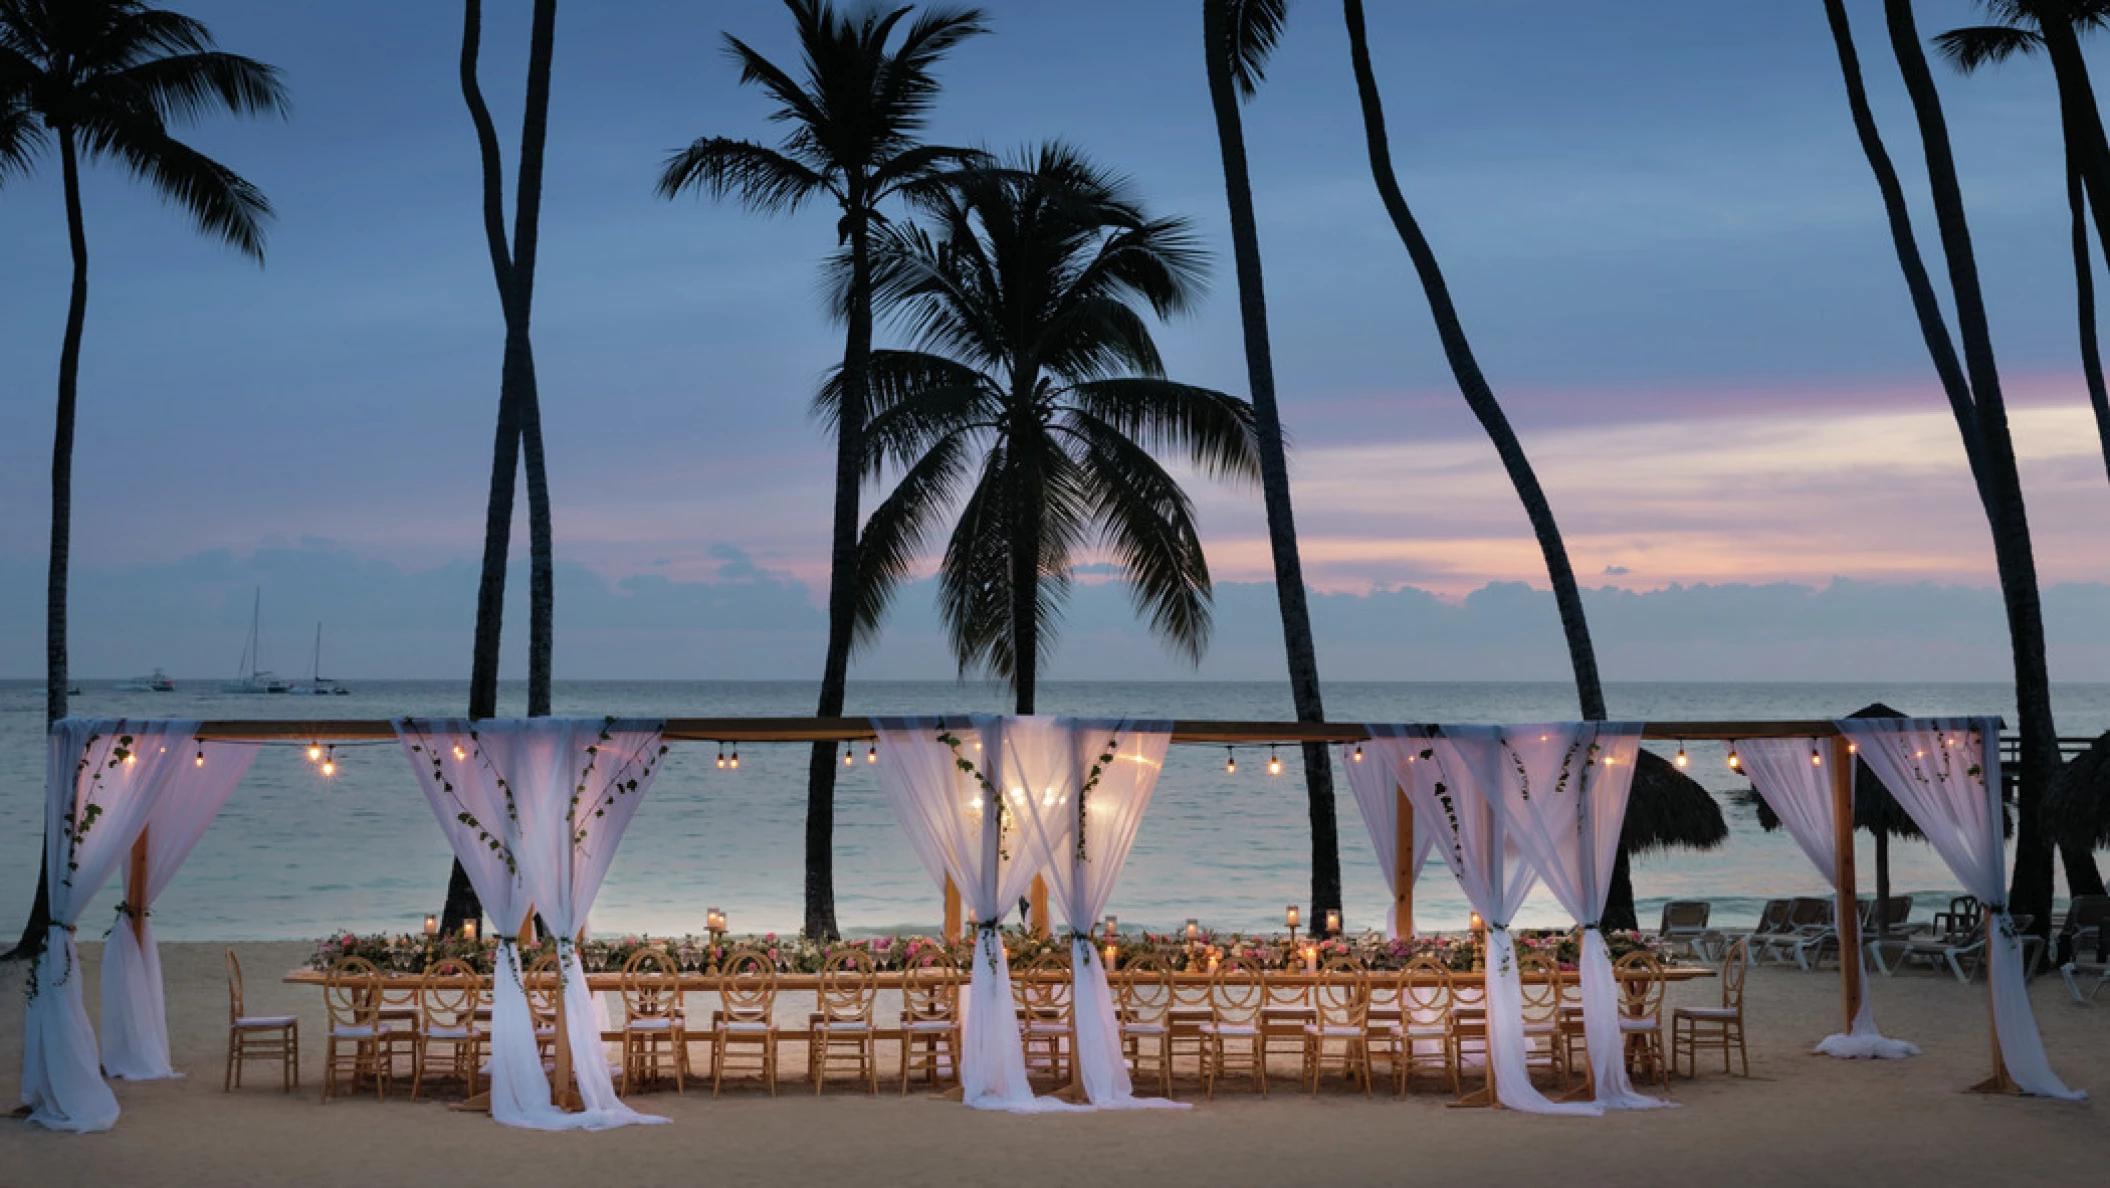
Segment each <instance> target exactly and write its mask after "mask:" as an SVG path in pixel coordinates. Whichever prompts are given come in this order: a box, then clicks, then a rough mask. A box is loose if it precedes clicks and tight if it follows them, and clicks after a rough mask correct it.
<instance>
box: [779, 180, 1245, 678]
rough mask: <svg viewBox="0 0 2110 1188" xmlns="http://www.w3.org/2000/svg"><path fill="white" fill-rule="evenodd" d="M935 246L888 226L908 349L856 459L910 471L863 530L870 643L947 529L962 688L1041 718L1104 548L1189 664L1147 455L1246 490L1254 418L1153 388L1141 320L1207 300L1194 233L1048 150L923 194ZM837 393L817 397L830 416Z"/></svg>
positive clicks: (1191, 533) (880, 279)
mask: <svg viewBox="0 0 2110 1188" xmlns="http://www.w3.org/2000/svg"><path fill="white" fill-rule="evenodd" d="M929 209H930V211H931V215H932V221H933V222H934V223H935V224H936V225H937V227H938V228H939V232H938V234H936V235H935V236H934V235H932V234H931V233H929V232H927V231H925V230H924V229H922V228H920V227H916V226H912V225H898V226H890V227H887V228H885V229H882V230H881V231H879V233H878V235H877V238H876V243H875V253H874V254H875V260H876V263H877V268H878V271H877V274H876V277H875V281H876V288H877V293H878V297H879V301H880V304H881V305H882V307H884V308H887V309H889V310H891V311H892V312H893V314H894V315H895V316H896V317H898V318H899V320H900V322H901V323H902V325H903V326H904V327H906V328H907V329H908V330H909V332H910V333H911V334H912V335H913V336H914V339H915V342H916V346H917V348H919V349H914V350H899V351H875V352H874V353H873V356H872V371H871V375H872V400H873V409H874V413H873V417H872V420H871V423H870V425H869V439H868V440H869V445H870V452H869V455H868V458H867V465H868V467H870V468H871V469H872V471H873V472H875V473H876V472H877V470H878V468H879V467H881V466H882V465H888V464H891V465H892V466H896V467H899V468H901V470H902V474H901V478H900V481H899V483H898V484H897V485H896V486H895V488H894V490H893V492H892V493H891V494H889V495H888V496H887V497H886V498H885V499H884V500H882V501H881V502H880V504H879V506H878V507H877V508H875V509H874V510H873V512H872V517H871V520H870V521H869V522H868V523H867V524H866V526H865V532H864V538H863V542H862V553H863V556H864V558H865V574H864V589H865V591H866V594H867V598H866V600H865V601H864V602H863V603H862V604H861V606H860V616H861V618H860V623H861V626H862V627H863V628H864V629H866V630H870V629H871V628H872V627H873V626H875V625H876V622H877V618H878V616H879V614H880V613H881V612H882V611H883V610H884V607H885V604H886V600H887V598H888V596H889V595H890V594H891V593H892V592H893V591H894V590H895V588H896V587H897V585H898V583H899V582H900V581H902V580H903V579H904V578H906V577H907V576H908V575H909V573H910V572H911V571H912V570H913V568H914V567H915V565H916V563H917V560H918V558H919V556H920V554H921V552H922V548H923V545H924V543H925V541H926V540H927V539H928V537H929V535H930V533H931V531H932V530H933V529H934V528H935V527H936V526H937V523H938V521H939V519H940V518H941V517H943V516H946V515H948V514H950V513H954V512H956V513H957V519H956V521H955V523H954V526H953V528H952V532H951V537H950V539H949V541H948V542H947V544H946V548H945V555H944V560H943V562H942V563H941V564H940V567H939V571H938V589H939V595H938V605H939V613H940V615H941V617H942V618H943V619H944V622H945V626H946V629H947V632H948V634H949V635H950V637H951V643H952V648H953V654H954V656H955V658H956V659H957V660H958V661H959V664H960V668H961V671H962V672H966V671H968V670H970V669H976V668H980V669H984V670H986V671H989V672H991V673H993V674H995V675H996V676H998V677H1001V678H1003V679H1005V680H1007V681H1009V682H1010V683H1011V686H1012V688H1013V690H1014V691H1015V693H1016V708H1017V712H1018V713H1021V714H1030V713H1032V712H1033V709H1034V691H1035V685H1036V682H1037V679H1038V674H1039V668H1040V663H1041V661H1042V660H1043V659H1044V658H1045V657H1046V656H1047V654H1048V653H1049V651H1050V650H1051V648H1052V646H1053V643H1054V638H1055V630H1054V619H1055V617H1056V616H1057V615H1058V614H1059V612H1060V607H1061V603H1062V600H1063V597H1064V595H1065V594H1066V593H1067V592H1068V590H1069V587H1070V582H1071V573H1072V567H1073V565H1074V563H1075V562H1076V560H1077V559H1078V554H1079V553H1080V552H1082V551H1085V550H1088V549H1092V548H1095V547H1097V548H1103V549H1104V550H1105V551H1106V552H1107V553H1109V554H1111V556H1112V558H1113V560H1114V561H1115V563H1116V564H1117V565H1118V566H1119V567H1120V568H1121V570H1122V571H1123V572H1124V574H1125V576H1126V579H1127V581H1128V584H1129V586H1130V589H1131V592H1132V594H1133V596H1134V599H1135V603H1136V609H1137V611H1138V613H1140V614H1142V615H1144V616H1145V617H1146V618H1147V619H1148V620H1149V623H1150V628H1151V630H1152V631H1153V632H1154V633H1155V634H1157V635H1158V636H1160V637H1161V638H1163V639H1164V640H1166V641H1167V642H1169V643H1171V644H1172V645H1173V646H1174V647H1176V648H1177V649H1178V650H1179V651H1181V652H1182V653H1184V654H1185V655H1187V656H1188V657H1190V658H1192V659H1195V660H1199V659H1200V657H1201V654H1202V652H1203V650H1204V649H1205V648H1206V646H1207V644H1208V639H1209V628H1210V605H1209V604H1210V584H1209V569H1208V564H1207V562H1206V561H1205V560H1204V559H1203V556H1202V548H1201V540H1200V537H1199V536H1198V534H1197V533H1196V531H1195V526H1194V515H1193V509H1192V506H1191V505H1190V503H1189V501H1188V498H1187V495H1186V493H1185V492H1184V491H1182V490H1181V489H1180V486H1179V484H1178V483H1177V482H1176V481H1175V480H1174V479H1173V477H1172V476H1171V475H1170V474H1168V473H1166V471H1165V469H1164V467H1163V465H1161V464H1160V463H1159V461H1158V460H1157V458H1156V457H1154V456H1153V451H1157V452H1163V451H1168V450H1174V451H1179V452H1181V453H1183V454H1184V455H1185V456H1186V460H1187V461H1188V462H1189V463H1191V464H1192V465H1193V466H1194V467H1196V468H1197V469H1198V470H1200V471H1202V472H1203V473H1205V474H1210V475H1218V476H1227V477H1234V478H1242V479H1250V478H1253V477H1256V476H1257V474H1258V470H1259V460H1258V457H1257V454H1256V451H1255V449H1254V442H1253V420H1252V407H1251V406H1250V405H1248V404H1247V403H1246V402H1245V401H1243V400H1239V399H1236V398H1234V397H1231V396H1227V395H1225V394H1223V393H1222V392H1215V391H1211V390H1209V389H1206V388H1197V387H1193V386H1191V385H1187V384H1181V383H1175V382H1173V381H1172V380H1169V379H1167V378H1165V369H1164V365H1163V362H1162V361H1161V360H1160V358H1159V356H1158V351H1157V346H1156V344H1155V343H1154V342H1153V341H1152V338H1151V334H1150V329H1149V326H1148V325H1147V323H1146V321H1145V319H1144V316H1143V314H1142V313H1141V312H1139V311H1138V310H1137V309H1136V305H1137V304H1144V305H1148V306H1149V308H1150V310H1151V311H1152V312H1153V313H1155V314H1156V315H1157V316H1158V317H1161V318H1162V317H1165V316H1168V315H1170V314H1173V313H1177V312H1179V311H1182V310H1184V309H1186V308H1188V306H1189V305H1190V304H1191V303H1192V302H1193V300H1194V299H1195V297H1196V296H1197V294H1198V293H1199V290H1200V283H1201V268H1202V258H1201V254H1200V252H1199V251H1198V249H1197V248H1196V246H1195V243H1194V239H1193V235H1192V233H1191V230H1190V228H1189V225H1188V224H1187V222H1186V221H1185V220H1183V219H1177V218H1152V217H1150V216H1149V215H1148V214H1147V213H1146V212H1145V211H1144V209H1143V207H1142V204H1141V202H1140V201H1139V200H1138V199H1137V198H1136V197H1135V196H1134V195H1133V194H1132V193H1131V192H1130V190H1129V187H1128V186H1127V184H1126V183H1125V182H1123V181H1122V180H1120V179H1118V178H1115V177H1113V176H1110V175H1109V174H1107V173H1106V172H1104V171H1103V170H1101V169H1099V168H1097V167H1096V166H1094V165H1093V164H1091V163H1090V162H1089V161H1087V160H1085V159H1084V158H1083V157H1082V156H1080V155H1079V154H1078V153H1076V152H1075V151H1074V150H1072V149H1070V148H1068V147H1066V146H1063V145H1060V144H1053V145H1048V146H1045V147H1043V148H1041V149H1040V150H1039V151H1038V152H1037V153H1034V154H1031V155H1029V156H1027V157H1025V158H1023V159H1021V160H1020V161H1018V162H1017V164H1016V165H1015V166H1014V167H1011V168H986V169H977V170H972V171H968V172H965V173H963V174H961V175H959V176H957V177H956V178H954V179H953V180H952V182H951V184H950V185H949V186H948V187H947V189H946V190H944V191H942V192H939V193H936V194H934V195H932V196H931V197H930V198H929ZM843 399H844V390H843V385H841V384H840V383H830V384H828V385H826V386H825V387H824V389H823V390H822V393H821V397H820V400H821V404H822V409H823V411H824V412H827V413H833V412H834V411H835V410H836V409H837V408H839V407H840V406H841V402H842V401H843Z"/></svg>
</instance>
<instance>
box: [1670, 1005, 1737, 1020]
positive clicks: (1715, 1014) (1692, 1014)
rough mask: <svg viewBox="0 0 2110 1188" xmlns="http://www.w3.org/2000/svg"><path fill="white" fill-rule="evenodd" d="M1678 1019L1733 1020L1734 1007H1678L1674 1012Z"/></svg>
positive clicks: (1735, 1012) (1734, 1016)
mask: <svg viewBox="0 0 2110 1188" xmlns="http://www.w3.org/2000/svg"><path fill="white" fill-rule="evenodd" d="M1675 1014H1676V1016H1677V1017H1678V1018H1680V1019H1734V1018H1736V1015H1737V1011H1736V1008H1735V1007H1679V1008H1678V1009H1677V1011H1676V1012H1675Z"/></svg>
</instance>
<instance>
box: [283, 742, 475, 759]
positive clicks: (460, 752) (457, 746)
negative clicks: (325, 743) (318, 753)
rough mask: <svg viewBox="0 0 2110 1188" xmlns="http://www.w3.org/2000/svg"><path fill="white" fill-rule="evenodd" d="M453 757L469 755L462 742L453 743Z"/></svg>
mask: <svg viewBox="0 0 2110 1188" xmlns="http://www.w3.org/2000/svg"><path fill="white" fill-rule="evenodd" d="M454 757H455V758H456V759H467V758H468V757H469V752H467V751H464V750H462V744H460V743H456V744H454ZM309 758H311V759H312V758H314V756H312V755H311V756H309Z"/></svg>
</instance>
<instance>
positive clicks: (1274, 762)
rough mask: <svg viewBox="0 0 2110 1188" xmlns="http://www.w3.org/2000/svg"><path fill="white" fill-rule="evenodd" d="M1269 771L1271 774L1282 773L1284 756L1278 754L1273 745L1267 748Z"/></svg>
mask: <svg viewBox="0 0 2110 1188" xmlns="http://www.w3.org/2000/svg"><path fill="white" fill-rule="evenodd" d="M1267 773H1268V774H1269V775H1281V774H1282V756H1280V755H1277V754H1276V753H1275V748H1274V747H1272V746H1270V747H1269V748H1268V749H1267Z"/></svg>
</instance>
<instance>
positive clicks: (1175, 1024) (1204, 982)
mask: <svg viewBox="0 0 2110 1188" xmlns="http://www.w3.org/2000/svg"><path fill="white" fill-rule="evenodd" d="M1161 955H1162V954H1161ZM1171 964H1172V963H1171V961H1170V960H1169V959H1168V960H1167V965H1168V966H1169V965H1171ZM1171 977H1172V1009H1170V1010H1168V1011H1166V1012H1165V1026H1166V1029H1167V1030H1168V1032H1169V1034H1168V1035H1167V1037H1166V1039H1167V1041H1168V1043H1169V1044H1170V1046H1171V1048H1172V1060H1173V1065H1174V1071H1175V1073H1177V1071H1178V1064H1179V1061H1180V1060H1181V1059H1182V1058H1183V1057H1187V1056H1192V1057H1193V1058H1194V1079H1195V1080H1196V1081H1200V1080H1201V1075H1202V1064H1203V1063H1204V1061H1203V1058H1202V1051H1203V1049H1205V1048H1207V1047H1208V1039H1207V1037H1206V1036H1205V1035H1204V1034H1203V1033H1202V1027H1203V1025H1204V1024H1206V1023H1208V1022H1209V1020H1211V1019H1214V1018H1215V1017H1216V1010H1215V1008H1214V1007H1212V1006H1211V1005H1210V1000H1211V998H1212V997H1213V996H1214V994H1215V981H1214V975H1213V974H1212V975H1207V976H1197V975H1196V974H1195V972H1194V971H1192V970H1189V971H1188V972H1187V973H1186V974H1185V975H1184V976H1183V975H1181V974H1180V973H1179V972H1178V971H1177V970H1175V971H1174V972H1173V974H1172V975H1171Z"/></svg>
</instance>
